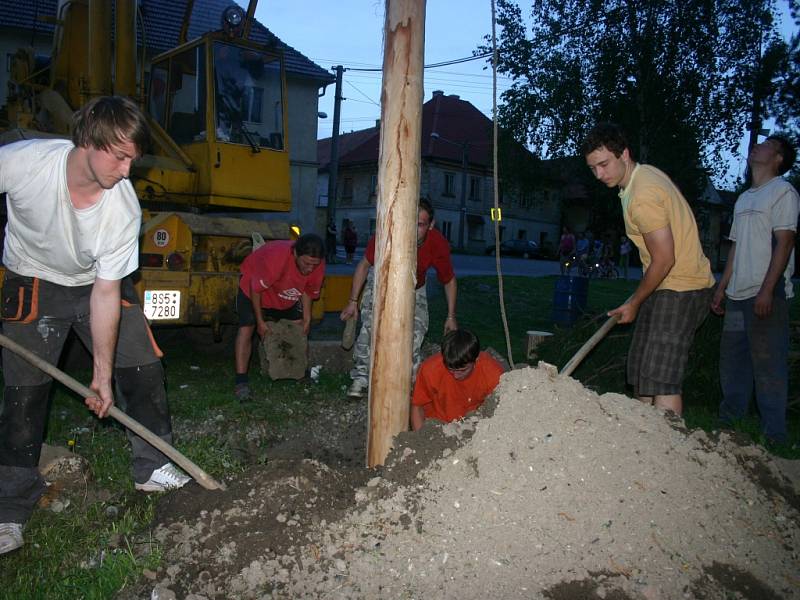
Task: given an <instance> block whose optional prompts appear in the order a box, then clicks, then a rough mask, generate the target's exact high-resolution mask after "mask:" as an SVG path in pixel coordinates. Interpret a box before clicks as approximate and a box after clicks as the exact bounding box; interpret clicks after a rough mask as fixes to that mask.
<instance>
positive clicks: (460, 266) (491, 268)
mask: <svg viewBox="0 0 800 600" xmlns="http://www.w3.org/2000/svg"><path fill="white" fill-rule="evenodd" d="M363 256H364V248H357V249H356V253H355V256H354V259H353V264H352V265H346V264H344V259H345V255H344V250H343V249H342V248H337V255H336V257H337V260H338V261H339V262H338V263H337V264H335V265H326V267H325V270H326V272H327V273H330V274H333V275H345V274H348V273H352V272H353V269H355V265H357V264H358V261H360V260H361V257H363ZM452 256H453V268H454V269H455V272H456V275H457V276H459V277H466V276H468V275H496V274H497V270H496V267H495V257H494V255H491V256H483V255H475V254H455V253H454V254H453V255H452ZM500 266H501V268H502V269H503V275H521V276H523V277H543V276H546V275H559V274H560V273H561V271H560V270H559V265H558V261H555V260H528V259H524V258H515V257H511V256H503V257H502V258H501V259H500ZM641 273H642V271H641V269H640V268H639V267H631V268H630V269H628V278H629V279H640V278H641ZM573 274H574V272H573Z"/></svg>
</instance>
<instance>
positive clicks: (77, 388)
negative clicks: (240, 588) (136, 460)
mask: <svg viewBox="0 0 800 600" xmlns="http://www.w3.org/2000/svg"><path fill="white" fill-rule="evenodd" d="M0 346H4V347H6V348H8V349H9V350H11V351H12V352H14V353H15V354H18V355H20V356H21V357H22V358H24V359H25V360H27V361H28V362H29V363H31V364H32V365H34V366H35V367H37V368H39V369H41V370H42V371H44V372H45V373H47V374H48V375H50V376H51V377H52V378H53V379H57V380H58V381H60V382H61V383H63V384H64V385H65V386H67V387H68V388H69V389H71V390H72V391H73V392H75V393H77V394H80V395H81V396H83V397H84V398H93V397H97V394H96V393H95V392H93V391H92V390H90V389H89V388H88V387H86V386H85V385H83V384H82V383H80V382H79V381H77V380H75V379H73V378H72V377H70V376H69V375H67V374H66V373H64V371H62V370H61V369H59V368H57V367H55V366H53V365H51V364H50V363H48V362H46V361H44V360H42V358H40V357H39V356H36V355H35V354H34V353H33V352H31V351H30V350H26V349H25V348H23V347H22V346H20V345H19V344H17V343H16V342H15V341H13V340H11V339H9V338H7V337H6V336H4V335H2V334H0ZM108 415H109V416H110V417H112V418H114V419H116V420H117V421H119V423H121V424H122V425H124V426H125V427H127V428H128V429H130V430H131V431H132V432H133V433H135V434H136V435H138V436H139V437H141V438H142V439H143V440H145V441H146V442H147V443H148V444H150V445H151V446H153V447H155V448H156V449H157V450H160V451H161V452H163V453H164V454H165V455H166V456H168V457H169V458H170V460H172V461H173V462H174V463H175V464H177V465H178V466H179V467H181V468H182V469H183V470H184V471H186V472H187V473H189V475H191V476H192V477H194V479H195V480H196V481H197V483H199V484H200V485H202V486H203V487H204V488H206V489H207V490H224V489H225V484H224V483H220V482H218V481H216V480H215V479H213V478H212V477H211V476H210V475H209V474H208V473H206V472H205V471H203V469H201V468H200V467H198V466H197V465H196V464H195V463H193V462H192V461H191V460H189V459H188V458H186V456H184V455H183V454H181V453H180V452H178V450H176V449H175V448H174V447H173V446H170V445H169V444H168V443H166V442H165V441H164V440H162V439H161V438H160V437H158V436H157V435H156V434H154V433H153V432H152V431H150V430H149V429H147V428H146V427H145V426H144V425H142V424H141V423H139V422H138V421H136V420H134V419H131V418H130V417H129V416H128V415H126V414H125V413H124V412H122V411H121V410H120V409H118V408H117V407H116V406H112V407H111V408H110V409H109V411H108Z"/></svg>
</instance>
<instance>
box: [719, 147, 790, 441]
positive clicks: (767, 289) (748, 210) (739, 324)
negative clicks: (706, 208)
mask: <svg viewBox="0 0 800 600" xmlns="http://www.w3.org/2000/svg"><path fill="white" fill-rule="evenodd" d="M796 158H797V152H796V151H795V149H794V148H793V147H792V145H791V143H790V142H789V141H788V140H787V139H786V138H784V137H782V136H770V137H768V138H767V139H766V140H765V141H764V142H762V143H761V144H758V145H756V146H754V147H753V149H752V150H751V151H750V155H749V156H748V158H747V162H748V164H749V165H750V170H751V173H752V175H753V183H752V185H751V186H750V189H748V190H747V191H745V192H744V193H743V194H742V195H741V196H739V198H738V200H737V201H736V206H735V208H734V212H733V225H732V226H731V233H730V236H729V237H730V240H731V249H730V251H729V252H728V261H727V263H726V264H725V272H724V273H723V275H722V279H721V280H720V282H719V285H718V286H717V289H716V291H715V293H714V297H713V300H712V303H711V309H712V310H713V311H714V312H715V313H717V314H723V313H724V314H725V322H724V324H723V329H722V339H721V343H720V358H719V370H720V383H721V384H722V396H723V398H722V403H721V404H720V408H719V416H720V421H721V422H722V423H723V424H730V423H732V422H733V421H735V420H738V419H741V418H742V417H744V416H745V415H746V414H747V409H748V405H749V404H750V396H751V392H752V390H753V388H754V387H755V393H756V402H757V404H758V411H759V413H760V415H761V427H762V430H763V432H764V435H765V436H766V438H767V439H768V440H769V441H771V442H774V443H785V442H786V441H787V436H786V401H787V395H788V392H789V362H788V359H789V302H788V299H789V298H792V297H793V296H794V288H793V286H792V279H791V278H792V272H793V271H794V239H795V234H796V231H797V217H798V212H800V198H799V197H798V194H797V190H795V189H794V187H792V185H791V184H790V183H789V182H788V181H786V180H785V179H783V177H781V175H783V174H784V173H786V172H788V171H789V169H791V168H792V165H793V164H794V161H795V159H796ZM726 296H727V302H726V303H725V307H724V309H723V301H724V300H725V297H726Z"/></svg>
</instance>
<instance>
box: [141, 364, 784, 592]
mask: <svg viewBox="0 0 800 600" xmlns="http://www.w3.org/2000/svg"><path fill="white" fill-rule="evenodd" d="M497 397H498V400H497V405H496V407H494V406H493V404H490V405H488V406H489V407H490V408H489V409H487V410H488V411H489V412H491V408H494V414H493V415H492V416H491V417H486V418H484V417H482V416H481V415H478V416H474V417H470V418H468V419H467V420H465V421H464V422H463V423H458V424H450V425H447V426H435V427H434V426H429V425H426V427H425V428H424V429H423V431H422V432H418V433H415V434H403V435H402V436H400V437H399V439H398V440H397V447H396V449H395V451H394V452H393V455H392V457H390V460H389V461H388V463H387V465H388V466H387V467H386V468H385V469H383V470H381V471H379V472H378V473H379V474H376V473H374V472H373V473H370V472H367V471H366V470H365V469H359V468H356V467H355V466H354V465H353V464H350V462H349V461H348V460H339V461H338V462H337V461H329V462H328V463H327V464H325V463H322V462H319V461H318V460H315V459H314V458H308V459H306V460H304V461H294V462H292V461H288V462H287V459H283V458H282V459H280V460H275V461H272V463H268V465H267V466H266V467H261V468H259V469H254V470H253V471H252V472H250V473H248V475H247V476H246V477H244V478H242V479H241V481H239V482H236V483H235V485H234V486H232V488H231V490H229V492H227V493H226V494H225V495H222V494H216V495H215V496H214V495H211V494H208V495H202V494H199V493H198V491H197V489H194V490H192V491H191V492H186V494H189V493H192V494H193V497H194V500H195V502H194V507H195V508H194V509H193V510H183V511H181V510H179V505H180V504H181V503H184V504H185V503H187V502H188V500H187V498H186V495H184V496H181V495H180V494H179V493H177V494H172V495H170V496H168V497H167V498H165V502H168V503H169V505H168V506H169V507H170V508H169V509H168V510H165V511H163V512H164V514H165V515H166V514H170V515H171V517H170V520H167V519H166V518H165V520H164V523H163V524H162V525H160V526H159V527H158V528H157V530H156V533H155V535H156V537H157V538H158V539H159V540H161V541H162V542H163V544H164V549H165V552H166V562H167V563H168V564H169V565H170V566H169V567H168V568H166V569H165V570H163V571H161V572H159V573H157V574H156V573H153V574H148V575H149V576H150V578H151V579H152V581H150V582H146V583H145V584H144V585H142V586H140V587H138V588H137V589H138V592H139V593H140V594H141V593H143V592H145V591H148V595H152V597H153V598H161V599H164V598H174V597H179V598H182V597H185V598H192V599H194V600H199V599H200V598H209V599H210V598H273V597H278V598H317V597H325V598H460V599H470V598H476V599H477V598H486V597H488V596H489V594H491V595H492V596H493V597H497V598H550V599H556V600H559V599H563V600H566V599H570V598H606V599H617V600H620V599H656V598H708V599H712V598H713V599H716V598H719V599H722V598H751V599H754V600H755V599H762V598H794V597H800V576H799V575H798V573H800V568H798V567H800V564H798V563H799V562H800V561H798V552H799V551H800V529H799V528H798V509H799V508H800V502H799V501H798V490H797V488H796V487H794V486H793V485H792V484H791V483H790V481H789V480H788V479H786V478H785V477H784V476H783V475H782V474H781V471H780V470H779V468H778V466H777V464H776V463H775V462H773V461H772V459H771V458H770V457H769V456H768V455H766V454H765V453H764V452H763V451H762V450H760V449H758V448H755V447H752V446H740V445H738V444H737V443H735V441H734V440H732V439H730V438H729V437H728V436H726V435H722V436H721V437H720V438H719V439H715V440H712V439H709V438H708V437H707V436H706V435H705V434H704V433H703V432H699V431H698V432H692V433H688V432H686V431H684V430H682V429H681V422H680V421H675V422H670V421H669V420H668V419H666V418H665V417H664V415H663V414H661V413H659V412H658V411H656V410H654V409H652V408H649V407H645V406H644V405H642V404H640V403H639V402H637V401H635V400H632V399H630V398H627V397H625V396H620V395H616V394H606V395H604V396H598V395H597V394H595V393H593V392H591V391H589V390H587V389H586V388H584V387H583V386H581V384H580V383H578V382H577V381H574V380H572V379H567V378H561V377H558V376H557V375H556V374H555V373H554V372H553V371H551V370H548V369H547V368H544V367H543V368H539V369H523V370H518V371H513V372H511V373H507V374H506V375H504V376H503V379H502V381H501V384H500V387H499V388H498V392H497ZM362 416H363V410H355V409H354V410H353V411H352V412H351V413H350V414H349V415H345V420H347V421H349V422H348V423H347V424H346V425H345V423H344V422H343V421H342V418H343V415H342V413H337V416H336V418H337V419H340V421H339V423H340V424H341V425H342V427H343V428H345V427H346V428H349V429H351V430H354V433H355V434H357V435H363V433H364V429H363V424H359V423H357V424H354V422H355V421H357V420H358V419H360V418H362ZM326 430H330V428H326ZM362 439H363V438H362ZM342 447H348V448H350V449H353V448H357V444H356V445H354V444H352V443H349V444H348V443H345V444H343V445H342ZM357 449H358V450H359V451H361V450H362V449H363V447H362V448H357ZM327 455H328V457H336V456H337V452H336V451H333V452H332V451H330V450H328V453H327ZM342 456H343V455H342ZM361 456H363V454H362V455H361ZM340 458H341V457H340ZM348 488H349V489H348ZM129 593H134V592H133V590H129ZM134 595H135V594H134Z"/></svg>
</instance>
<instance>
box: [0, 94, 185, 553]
mask: <svg viewBox="0 0 800 600" xmlns="http://www.w3.org/2000/svg"><path fill="white" fill-rule="evenodd" d="M148 140H149V130H148V127H147V123H146V121H145V117H144V116H143V115H142V113H141V112H140V111H139V109H138V107H137V106H136V104H135V103H134V102H132V101H131V100H129V99H127V98H120V97H102V98H97V99H96V100H93V101H92V102H90V103H89V104H87V105H86V106H85V107H83V108H82V109H81V110H79V111H78V112H77V113H75V117H74V128H73V136H72V142H70V141H68V140H58V139H48V140H27V141H22V142H17V143H14V144H9V145H8V146H4V147H2V148H0V193H5V194H6V206H7V212H8V225H7V228H6V237H5V243H4V249H3V264H4V265H5V267H6V275H5V279H4V281H3V306H2V317H3V333H4V335H6V336H7V337H8V338H10V339H12V340H13V341H15V342H17V343H18V344H20V345H21V346H23V347H24V348H26V349H28V350H30V351H31V352H33V353H34V354H37V355H38V356H40V357H41V358H43V359H44V360H46V361H47V362H49V363H51V364H56V363H57V362H58V359H59V356H60V354H61V351H62V349H63V346H64V342H65V340H66V338H67V334H68V333H69V332H70V330H74V331H75V333H76V334H77V335H78V337H79V338H80V339H81V341H82V342H83V343H84V344H85V345H86V347H87V348H89V349H90V350H91V351H92V355H93V373H92V381H91V385H90V387H91V389H92V391H93V392H95V394H96V395H95V396H94V397H91V398H86V400H85V402H86V405H87V406H88V407H89V408H90V409H91V410H92V411H93V412H95V413H96V414H97V416H98V417H105V416H106V414H107V413H108V410H109V408H110V407H111V405H112V404H113V402H114V391H113V389H112V378H113V382H114V385H115V386H116V391H117V394H118V395H119V397H120V399H121V404H122V405H123V407H124V408H125V410H126V412H127V413H128V414H129V415H131V416H132V417H133V418H134V419H136V420H137V421H139V422H140V423H142V424H143V425H144V426H145V427H147V428H148V429H150V430H151V431H153V432H154V433H156V434H157V435H159V436H160V437H161V438H162V439H164V440H165V441H167V442H168V443H171V437H172V433H171V426H170V418H169V409H168V406H167V399H166V391H165V389H164V371H163V367H162V365H161V361H160V351H159V350H158V349H157V348H156V347H155V346H154V344H153V343H152V342H151V336H150V335H149V331H148V329H147V322H146V320H145V317H144V314H143V313H142V310H141V307H140V306H139V305H138V300H137V299H136V297H135V295H134V294H133V293H132V285H130V282H129V281H128V285H124V284H123V279H124V278H125V277H126V276H127V275H130V274H131V273H132V272H133V271H135V270H136V268H137V267H138V236H139V228H140V224H141V209H140V207H139V202H138V200H137V198H136V194H135V192H134V190H133V186H132V185H131V183H130V182H129V181H128V175H129V172H130V168H131V163H132V162H133V161H134V160H135V159H136V158H137V157H139V156H140V155H141V154H142V151H143V150H144V148H145V147H146V146H147V144H148ZM3 379H4V383H5V389H4V392H3V403H2V408H0V554H3V553H5V552H9V551H11V550H14V549H16V548H18V547H20V546H21V545H22V543H23V540H22V528H23V525H24V523H25V522H26V521H27V520H28V518H29V517H30V514H31V512H32V510H33V507H34V505H35V504H36V501H37V500H38V498H39V497H40V496H41V495H42V493H43V491H44V488H45V486H44V482H43V480H42V478H41V476H40V475H39V473H38V470H37V466H38V462H39V454H40V451H41V446H42V441H43V437H44V428H45V424H46V422H47V404H48V395H49V389H50V385H51V383H52V378H51V377H50V376H48V375H46V374H45V373H44V372H42V371H41V370H39V369H38V368H36V367H34V366H33V365H31V364H30V363H28V362H27V361H25V360H24V359H23V358H21V357H19V356H17V355H16V354H14V353H13V352H11V351H9V350H7V349H3ZM129 437H130V440H131V445H132V449H133V476H134V480H135V482H136V485H135V487H136V489H138V490H142V491H163V490H166V489H170V488H175V487H180V486H182V485H184V484H185V483H186V482H187V481H188V480H189V478H188V477H187V476H186V475H185V474H183V473H181V472H180V471H178V470H177V469H176V467H175V466H174V465H172V463H170V462H169V459H168V458H167V457H166V456H164V455H163V454H161V453H160V452H158V451H157V450H155V449H154V448H153V447H151V446H150V445H149V444H148V443H147V442H145V441H144V440H142V439H141V438H139V437H138V436H134V435H132V434H131V435H130V436H129Z"/></svg>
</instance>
